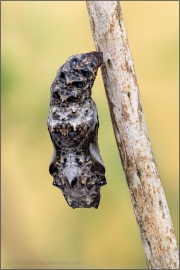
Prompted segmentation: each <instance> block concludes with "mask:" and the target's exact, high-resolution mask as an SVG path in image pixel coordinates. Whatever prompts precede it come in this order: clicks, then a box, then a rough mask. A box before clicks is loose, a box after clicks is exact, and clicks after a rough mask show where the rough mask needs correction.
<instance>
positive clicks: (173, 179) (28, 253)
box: [1, 1, 179, 269]
mask: <svg viewBox="0 0 180 270" xmlns="http://www.w3.org/2000/svg"><path fill="white" fill-rule="evenodd" d="M178 6H179V5H178V2H173V1H172V2H171V1H169V2H168V1H167V2H165V1H159V2H154V1H152V2H150V1H149V2H146V1H142V2H139V1H137V2H136V1H133V2H129V1H127V2H121V7H122V12H123V16H124V20H125V26H126V30H127V35H128V40H129V45H130V49H131V53H132V57H133V61H134V66H135V70H136V73H137V79H138V84H139V87H140V92H141V97H142V102H143V108H144V112H145V116H146V121H147V125H148V130H149V135H150V138H151V142H152V147H153V151H154V154H155V157H156V161H157V165H158V168H159V171H160V175H161V179H162V184H163V187H164V190H165V194H166V198H167V201H168V205H169V209H170V213H171V217H172V220H173V224H174V228H175V233H176V236H177V238H178V233H179V232H178V148H179V147H178V74H179V70H178V59H179V57H178V56H179V55H178V45H179V44H178V18H179V14H178V10H179V9H178ZM1 8H2V10H1V15H2V47H1V48H2V184H1V187H2V226H1V229H2V266H1V267H2V268H11V269H12V268H21V267H22V268H23V269H25V268H38V269H40V268H51V269H52V268H63V269H65V268H78V269H80V268H83V269H84V268H96V269H97V268H118V269H121V268H133V269H136V268H137V269H143V268H147V266H146V262H145V257H144V252H143V249H142V245H141V241H140V235H139V232H138V228H137V225H136V220H135V216H134V212H133V209H132V205H131V201H130V196H129V192H128V188H127V185H126V180H125V177H124V174H123V171H122V166H121V162H120V159H119V156H118V151H117V149H116V143H115V139H114V135H113V129H112V125H111V121H110V117H109V111H108V106H107V101H106V97H105V91H104V87H103V83H102V79H101V75H100V71H99V73H98V77H97V79H96V82H95V85H94V87H93V99H94V100H95V101H96V104H97V107H98V112H99V118H100V129H99V145H100V149H101V155H102V158H103V160H104V163H105V166H106V171H107V173H106V177H107V181H108V184H107V185H106V186H104V187H102V189H101V203H100V206H99V209H98V210H95V209H75V210H73V209H71V208H70V207H69V206H68V205H67V203H66V202H65V200H64V198H63V196H62V193H61V191H60V190H58V189H57V188H55V187H53V186H52V177H51V176H50V175H49V173H48V166H49V162H50V159H51V155H52V143H51V141H50V137H49V134H48V131H47V127H46V119H47V115H48V107H49V98H50V90H49V89H50V86H51V83H52V81H53V80H54V78H55V75H56V72H57V70H58V68H59V67H60V66H61V65H62V64H63V63H64V62H65V61H66V60H67V58H68V57H69V56H71V55H73V54H77V53H85V52H89V51H92V50H94V44H93V39H92V35H91V29H90V25H89V20H88V14H87V10H86V4H85V1H82V2H78V1H75V2H68V1H67V2H64V1H59V2H58V1H57V2H53V1H52V2H50V1H47V2H46V1H42V2H41V1H40V2H38V1H37V2H36V1H22V2H21V1H12V2H9V1H7V2H6V1H3V2H1ZM17 261H19V262H17ZM29 261H30V262H33V261H34V262H35V263H36V262H37V263H38V264H37V265H36V264H34V265H30V264H29ZM23 262H24V264H23V265H21V264H22V263H23ZM55 262H57V263H58V265H55Z"/></svg>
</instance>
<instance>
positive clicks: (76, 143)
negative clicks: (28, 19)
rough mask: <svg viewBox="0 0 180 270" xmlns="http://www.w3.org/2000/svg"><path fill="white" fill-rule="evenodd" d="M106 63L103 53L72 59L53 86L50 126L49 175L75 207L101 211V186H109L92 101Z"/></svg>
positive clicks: (61, 70)
mask: <svg viewBox="0 0 180 270" xmlns="http://www.w3.org/2000/svg"><path fill="white" fill-rule="evenodd" d="M102 60H103V54H102V52H90V53H85V54H77V55H75V56H71V57H70V58H69V59H68V60H67V62H66V63H65V64H64V65H63V66H62V67H61V68H60V69H59V70H58V72H57V75H56V78H55V80H54V82H53V83H52V86H51V100H50V109H49V115H48V120H47V125H48V130H49V133H50V137H51V140H52V143H53V146H54V153H53V156H52V160H51V163H50V166H49V172H50V174H51V175H52V176H53V185H54V186H56V187H58V188H59V189H61V191H62V193H63V195H64V197H65V199H66V201H67V203H68V204H69V205H70V206H71V207H72V208H79V207H84V208H90V207H94V208H98V205H99V202H100V187H101V186H103V185H105V184H106V178H105V168H104V164H103V161H102V159H101V156H100V152H99V147H98V127H99V122H98V113H97V109H96V105H95V103H94V101H93V100H92V99H91V88H92V86H93V83H94V80H95V78H96V75H97V70H98V68H99V67H100V65H101V63H102Z"/></svg>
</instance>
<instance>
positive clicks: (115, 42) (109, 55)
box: [87, 1, 179, 269]
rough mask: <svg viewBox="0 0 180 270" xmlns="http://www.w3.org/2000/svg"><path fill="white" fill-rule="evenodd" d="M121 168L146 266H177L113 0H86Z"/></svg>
mask: <svg viewBox="0 0 180 270" xmlns="http://www.w3.org/2000/svg"><path fill="white" fill-rule="evenodd" d="M87 9H88V14H89V19H90V25H91V29H92V34H93V38H94V43H95V47H96V50H97V51H101V52H103V56H104V61H103V63H102V68H101V71H102V77H103V81H104V86H105V91H106V95H107V100H108V104H109V109H110V113H111V120H112V124H113V128H114V134H115V137H116V142H117V146H118V149H119V154H120V157H121V162H122V166H123V169H124V173H125V176H126V181H127V184H128V188H129V191H130V195H131V201H132V204H133V208H134V213H135V216H136V220H137V224H138V228H139V231H140V235H141V241H142V245H143V248H144V252H145V255H146V261H147V265H148V268H151V269H179V255H178V246H177V242H176V238H175V234H174V229H173V224H172V221H171V217H170V213H169V209H168V206H167V202H166V198H165V195H164V191H163V187H162V185H161V180H160V176H159V172H158V169H157V165H156V162H155V158H154V155H153V152H152V148H151V143H150V140H149V136H148V132H147V127H146V122H145V117H144V113H143V109H142V103H141V99H140V93H139V89H138V83H137V79H136V74H135V70H134V66H133V61H132V57H131V53H130V49H129V45H128V40H127V36H126V31H125V27H124V21H123V18H122V12H121V8H120V4H119V1H87Z"/></svg>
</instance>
